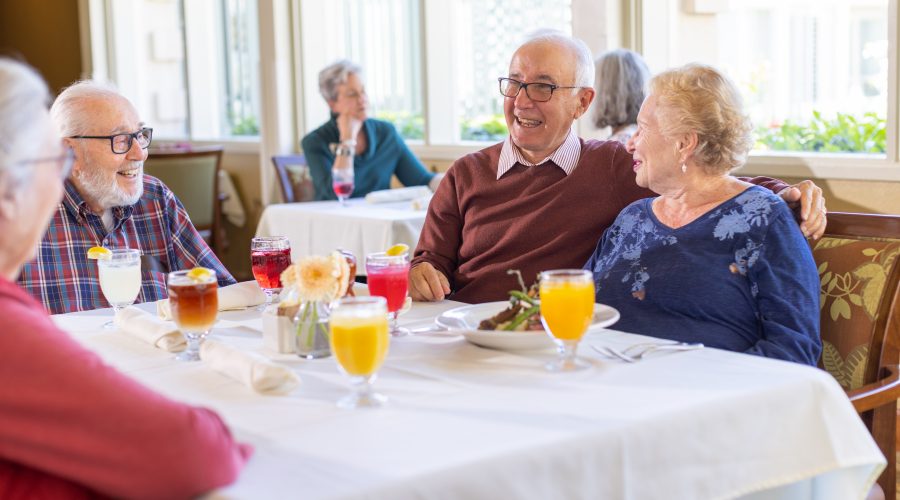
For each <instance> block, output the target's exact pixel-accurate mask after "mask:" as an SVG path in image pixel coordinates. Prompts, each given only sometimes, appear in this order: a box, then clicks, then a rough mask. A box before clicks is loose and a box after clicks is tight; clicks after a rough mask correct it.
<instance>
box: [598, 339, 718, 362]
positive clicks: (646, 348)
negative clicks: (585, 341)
mask: <svg viewBox="0 0 900 500" xmlns="http://www.w3.org/2000/svg"><path fill="white" fill-rule="evenodd" d="M591 348H592V349H594V350H595V351H597V352H599V353H600V354H602V355H604V356H607V357H613V358H618V359H621V360H622V361H625V362H627V363H634V362H636V361H639V360H641V359H644V356H646V355H647V354H649V353H651V352H656V351H693V350H696V349H702V348H703V344H701V343H699V342H698V343H690V342H678V343H675V344H655V343H653V344H650V343H647V344H634V345H631V346H628V347H626V348H625V349H623V350H621V351H619V350H617V349H613V348H612V347H608V346H597V345H594V344H591ZM636 349H643V350H642V351H640V352H638V353H637V354H630V353H629V352H628V351H634V350H636Z"/></svg>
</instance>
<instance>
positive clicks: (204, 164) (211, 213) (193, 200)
mask: <svg viewBox="0 0 900 500" xmlns="http://www.w3.org/2000/svg"><path fill="white" fill-rule="evenodd" d="M221 163H222V146H204V147H192V148H189V149H187V148H185V149H158V150H151V151H150V156H149V157H148V158H147V161H146V162H144V172H145V173H147V174H150V175H152V176H153V177H156V178H158V179H159V180H161V181H163V182H164V183H165V184H166V186H168V187H169V189H171V190H172V192H173V193H175V196H177V197H178V199H179V200H180V201H181V203H182V204H183V205H184V208H185V210H187V213H188V215H189V216H190V217H191V222H193V224H194V227H196V228H197V231H198V232H199V233H200V236H202V237H203V239H204V240H206V242H207V243H208V244H209V246H210V247H211V248H212V250H213V252H215V253H216V254H217V255H221V254H222V252H224V251H225V247H226V245H227V243H226V241H225V233H224V229H223V227H222V215H221V210H222V208H221V203H222V201H223V200H222V198H221V196H220V195H219V169H220V168H221Z"/></svg>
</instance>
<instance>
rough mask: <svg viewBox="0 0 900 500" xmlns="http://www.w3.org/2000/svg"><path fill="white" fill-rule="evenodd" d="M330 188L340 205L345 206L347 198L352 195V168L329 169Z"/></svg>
mask: <svg viewBox="0 0 900 500" xmlns="http://www.w3.org/2000/svg"><path fill="white" fill-rule="evenodd" d="M331 187H332V188H333V189H334V194H335V196H337V198H338V201H340V202H341V205H343V206H347V198H349V197H350V195H351V194H352V193H353V167H344V168H333V169H331Z"/></svg>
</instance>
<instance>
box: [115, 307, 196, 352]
mask: <svg viewBox="0 0 900 500" xmlns="http://www.w3.org/2000/svg"><path fill="white" fill-rule="evenodd" d="M113 321H114V322H115V324H116V327H118V328H119V330H122V331H123V332H125V333H126V334H128V335H131V336H132V337H135V338H138V339H140V340H143V341H144V342H147V343H148V344H151V345H154V346H156V347H158V348H160V349H165V350H167V351H169V352H178V351H183V350H184V348H185V347H187V342H186V341H185V340H184V336H183V335H182V334H181V332H180V331H178V327H177V326H175V323H172V322H171V321H163V320H161V319H159V318H157V317H156V316H154V315H152V314H150V313H148V312H147V311H143V310H141V309H138V308H137V307H134V306H128V307H126V308H125V309H122V310H121V311H119V313H118V314H116V317H115V319H114V320H113Z"/></svg>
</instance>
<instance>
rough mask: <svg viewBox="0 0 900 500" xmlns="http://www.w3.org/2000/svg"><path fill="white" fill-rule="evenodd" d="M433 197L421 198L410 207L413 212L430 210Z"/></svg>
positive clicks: (415, 200)
mask: <svg viewBox="0 0 900 500" xmlns="http://www.w3.org/2000/svg"><path fill="white" fill-rule="evenodd" d="M431 197H432V195H430V194H429V195H428V196H421V197H419V198H416V199H414V200H413V201H412V202H411V203H410V205H411V206H412V209H413V210H428V204H429V203H431Z"/></svg>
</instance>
